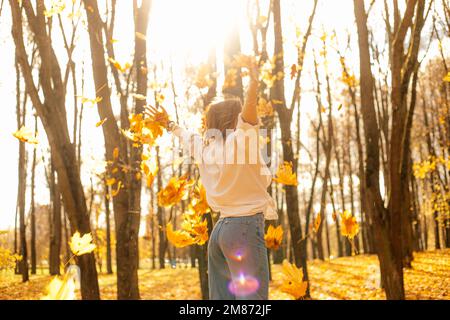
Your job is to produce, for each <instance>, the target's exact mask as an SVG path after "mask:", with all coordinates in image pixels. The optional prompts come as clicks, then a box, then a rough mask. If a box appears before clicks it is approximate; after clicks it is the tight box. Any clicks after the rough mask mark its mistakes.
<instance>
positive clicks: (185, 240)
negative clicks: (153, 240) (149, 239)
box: [166, 222, 195, 248]
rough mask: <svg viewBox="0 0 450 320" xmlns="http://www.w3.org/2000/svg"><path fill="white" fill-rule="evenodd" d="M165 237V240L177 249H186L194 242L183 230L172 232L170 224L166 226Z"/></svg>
mask: <svg viewBox="0 0 450 320" xmlns="http://www.w3.org/2000/svg"><path fill="white" fill-rule="evenodd" d="M166 235H167V240H169V242H170V243H171V244H173V245H174V246H175V247H177V248H183V247H187V246H190V245H192V244H194V242H195V241H194V238H192V237H191V235H190V234H189V233H188V232H186V231H184V230H177V231H174V230H173V226H172V223H171V222H169V223H168V224H167V226H166Z"/></svg>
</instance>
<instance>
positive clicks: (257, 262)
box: [208, 214, 269, 300]
mask: <svg viewBox="0 0 450 320" xmlns="http://www.w3.org/2000/svg"><path fill="white" fill-rule="evenodd" d="M208 279H209V298H210V299H211V300H267V299H268V295H269V265H268V260H267V249H266V246H265V242H264V215H263V214H256V215H253V216H248V217H230V218H221V219H219V221H218V222H217V223H216V225H215V226H214V229H213V231H212V233H211V237H210V240H209V244H208Z"/></svg>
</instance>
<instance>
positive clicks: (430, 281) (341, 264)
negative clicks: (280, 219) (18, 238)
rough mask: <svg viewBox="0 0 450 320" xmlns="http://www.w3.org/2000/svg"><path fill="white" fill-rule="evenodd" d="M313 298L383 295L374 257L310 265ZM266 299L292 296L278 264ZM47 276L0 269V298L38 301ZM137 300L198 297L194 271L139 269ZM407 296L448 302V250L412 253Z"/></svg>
mask: <svg viewBox="0 0 450 320" xmlns="http://www.w3.org/2000/svg"><path fill="white" fill-rule="evenodd" d="M308 271H309V276H310V280H311V295H312V298H313V299H318V300H326V299H333V300H334V299H341V300H347V299H355V300H360V299H362V300H373V299H384V298H385V296H384V293H383V290H381V289H380V288H379V285H378V283H379V273H378V260H377V258H376V256H372V255H360V256H354V257H346V258H337V259H332V260H327V261H318V260H315V261H311V262H309V263H308ZM272 278H273V281H271V284H270V299H274V300H284V299H291V297H290V296H289V295H287V294H285V293H283V292H281V291H280V290H279V287H280V285H281V282H282V278H283V277H282V273H281V266H280V265H273V266H272ZM50 280H51V277H50V276H48V275H40V274H38V275H33V276H31V280H30V281H29V282H28V283H25V284H23V283H21V277H20V276H18V275H13V274H12V273H5V272H0V300H4V299H40V297H42V296H43V295H44V294H45V291H46V286H47V285H48V283H49V281H50ZM99 282H100V290H101V296H102V299H116V275H105V274H101V275H100V276H99ZM139 285H140V293H141V298H142V299H145V300H150V299H167V300H172V299H180V300H182V299H200V297H201V296H200V286H199V280H198V271H197V269H193V268H176V269H171V268H166V269H163V270H148V269H144V270H139ZM405 290H406V297H407V299H413V300H415V299H421V300H428V299H439V300H450V250H438V251H429V252H422V253H416V254H415V259H414V262H413V264H412V268H411V269H406V270H405Z"/></svg>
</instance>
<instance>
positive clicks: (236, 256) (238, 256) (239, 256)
mask: <svg viewBox="0 0 450 320" xmlns="http://www.w3.org/2000/svg"><path fill="white" fill-rule="evenodd" d="M244 257H245V250H244V249H237V250H236V251H235V252H233V254H232V255H231V258H232V259H233V260H235V261H239V262H241V261H242V260H244Z"/></svg>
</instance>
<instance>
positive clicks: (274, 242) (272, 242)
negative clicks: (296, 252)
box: [264, 225, 284, 250]
mask: <svg viewBox="0 0 450 320" xmlns="http://www.w3.org/2000/svg"><path fill="white" fill-rule="evenodd" d="M283 232H284V231H283V227H282V226H281V225H279V226H278V227H276V228H274V227H273V226H272V225H270V226H269V228H267V233H266V234H265V236H264V241H265V242H266V247H267V248H269V249H273V250H278V249H279V247H280V246H281V244H282V241H283Z"/></svg>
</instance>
